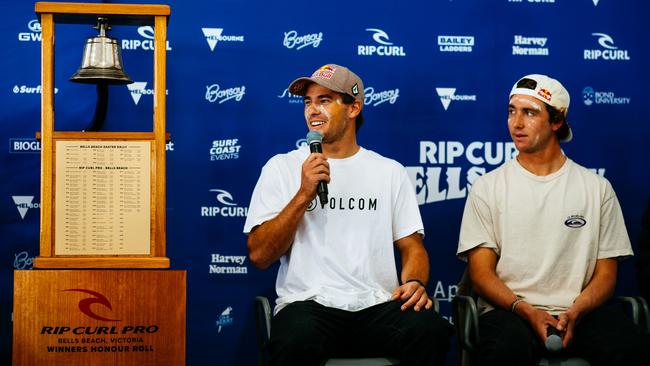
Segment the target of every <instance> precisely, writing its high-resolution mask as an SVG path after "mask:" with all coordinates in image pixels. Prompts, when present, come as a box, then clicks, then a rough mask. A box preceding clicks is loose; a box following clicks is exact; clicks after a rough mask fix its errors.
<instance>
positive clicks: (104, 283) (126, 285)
mask: <svg viewBox="0 0 650 366" xmlns="http://www.w3.org/2000/svg"><path fill="white" fill-rule="evenodd" d="M186 280H187V273H186V272H185V271H176V270H174V271H170V270H16V271H14V313H13V314H14V324H13V355H12V360H13V365H14V366H22V365H25V366H32V365H80V366H81V365H84V366H85V365H93V366H104V365H106V366H109V365H110V366H114V365H134V366H135V365H138V366H140V365H184V364H185V311H186Z"/></svg>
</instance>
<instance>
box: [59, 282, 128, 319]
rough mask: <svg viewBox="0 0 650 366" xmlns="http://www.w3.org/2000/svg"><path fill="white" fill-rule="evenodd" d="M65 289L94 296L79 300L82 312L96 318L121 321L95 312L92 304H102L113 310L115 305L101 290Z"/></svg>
mask: <svg viewBox="0 0 650 366" xmlns="http://www.w3.org/2000/svg"><path fill="white" fill-rule="evenodd" d="M63 291H75V292H83V293H85V294H89V295H92V296H94V297H89V298H86V299H82V300H80V301H79V310H81V312H82V313H84V314H86V315H87V316H89V317H91V318H93V319H96V320H101V321H107V322H119V321H120V320H119V319H110V318H105V317H103V316H101V315H97V314H95V313H94V312H93V311H92V310H91V309H90V305H93V304H100V305H104V306H105V307H107V308H108V309H109V310H111V311H112V310H113V307H112V306H111V303H110V301H108V299H107V298H106V296H104V295H102V294H100V293H99V292H95V291H91V290H85V289H80V288H70V289H66V290H63Z"/></svg>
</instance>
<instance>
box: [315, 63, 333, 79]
mask: <svg viewBox="0 0 650 366" xmlns="http://www.w3.org/2000/svg"><path fill="white" fill-rule="evenodd" d="M335 71H336V69H335V68H333V67H331V66H329V65H325V66H323V67H321V68H320V69H318V71H316V72H315V73H314V75H313V77H315V78H323V79H331V78H332V76H334V72H335Z"/></svg>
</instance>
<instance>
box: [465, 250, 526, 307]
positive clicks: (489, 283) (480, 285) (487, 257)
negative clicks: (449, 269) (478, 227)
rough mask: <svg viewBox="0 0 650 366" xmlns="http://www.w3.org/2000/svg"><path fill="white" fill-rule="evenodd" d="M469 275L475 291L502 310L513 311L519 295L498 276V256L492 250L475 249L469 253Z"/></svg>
mask: <svg viewBox="0 0 650 366" xmlns="http://www.w3.org/2000/svg"><path fill="white" fill-rule="evenodd" d="M468 262H469V263H468V274H469V277H470V279H471V282H472V286H473V287H474V290H476V292H477V293H478V294H479V295H480V296H481V297H483V298H484V299H486V300H487V301H488V302H490V303H491V304H492V305H494V306H497V307H500V308H502V309H506V310H511V309H510V307H511V305H512V303H513V301H515V300H517V295H516V294H515V293H514V292H512V290H511V289H510V288H509V287H508V286H506V285H505V283H503V281H501V279H500V278H499V277H498V276H497V274H496V271H495V269H496V262H497V256H496V253H495V252H494V250H492V249H490V248H475V249H472V250H471V251H470V252H469V253H468Z"/></svg>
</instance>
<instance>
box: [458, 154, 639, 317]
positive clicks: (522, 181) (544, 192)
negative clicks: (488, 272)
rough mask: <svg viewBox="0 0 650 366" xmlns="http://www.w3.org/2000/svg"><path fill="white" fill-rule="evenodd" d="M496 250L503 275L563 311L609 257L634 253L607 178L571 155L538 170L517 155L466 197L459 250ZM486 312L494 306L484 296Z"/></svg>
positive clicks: (519, 291) (531, 299) (544, 305)
mask: <svg viewBox="0 0 650 366" xmlns="http://www.w3.org/2000/svg"><path fill="white" fill-rule="evenodd" d="M478 246H482V247H487V248H492V249H494V251H495V252H496V253H497V256H498V261H497V266H496V273H497V276H498V277H499V278H500V279H501V280H502V281H503V282H504V283H505V284H506V286H508V287H509V288H510V289H511V290H512V291H513V292H514V293H515V294H516V295H519V296H523V297H524V299H525V300H526V302H528V303H530V304H531V305H533V306H535V307H537V308H539V309H542V310H545V311H548V312H550V313H551V314H554V315H557V314H559V313H562V312H564V311H566V310H567V309H568V308H569V307H570V306H571V304H573V301H574V300H575V299H576V297H578V295H579V294H580V292H581V291H582V290H583V289H584V287H585V286H586V285H587V284H588V283H589V281H590V279H591V277H592V275H593V273H594V268H595V266H596V260H598V259H602V258H622V257H626V256H630V255H632V248H631V245H630V239H629V237H628V235H627V230H626V228H625V222H624V221H623V213H622V212H621V207H620V205H619V203H618V199H617V198H616V194H615V193H614V191H613V189H612V186H611V185H610V183H609V182H608V181H607V179H605V178H602V177H600V176H598V175H596V174H594V173H592V172H590V171H589V170H587V169H585V168H583V167H581V166H580V165H578V164H576V163H574V162H573V161H571V160H570V159H567V160H566V162H565V163H564V165H563V166H562V167H561V168H560V170H558V171H557V172H555V173H553V174H551V175H547V176H536V175H534V174H532V173H531V172H529V171H527V170H526V169H525V168H523V167H522V166H521V164H519V162H518V161H517V160H516V159H515V160H512V161H509V162H507V163H505V164H503V165H502V166H501V167H499V168H497V169H495V170H494V171H492V172H490V173H488V174H486V175H485V176H483V177H481V178H479V179H477V180H476V182H475V183H474V185H473V187H472V190H471V192H470V194H469V196H468V198H467V202H466V204H465V212H464V213H463V221H462V225H461V230H460V239H459V245H458V252H457V254H458V256H459V258H461V259H464V260H466V254H467V251H468V250H470V249H472V248H475V247H478ZM479 305H480V306H481V308H482V309H483V311H489V310H491V309H492V308H493V307H492V306H491V305H489V304H488V303H487V302H486V301H483V299H479Z"/></svg>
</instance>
